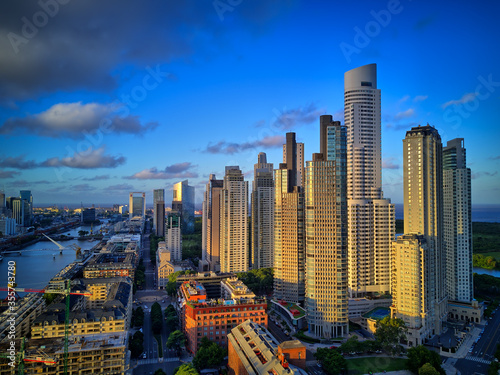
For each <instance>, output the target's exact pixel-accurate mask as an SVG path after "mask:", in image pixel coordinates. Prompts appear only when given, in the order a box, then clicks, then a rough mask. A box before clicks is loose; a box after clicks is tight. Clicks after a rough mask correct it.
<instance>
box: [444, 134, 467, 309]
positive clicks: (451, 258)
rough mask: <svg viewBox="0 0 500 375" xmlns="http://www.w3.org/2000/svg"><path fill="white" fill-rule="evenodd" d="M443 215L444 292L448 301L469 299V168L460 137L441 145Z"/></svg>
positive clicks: (465, 300)
mask: <svg viewBox="0 0 500 375" xmlns="http://www.w3.org/2000/svg"><path fill="white" fill-rule="evenodd" d="M443 219H444V235H443V240H444V246H445V254H446V292H447V294H448V298H449V299H450V300H452V301H458V302H466V303H470V302H472V300H473V298H474V297H473V287H472V221H471V171H470V168H467V166H466V158H465V148H464V140H463V138H456V139H453V140H451V141H448V143H447V145H446V147H444V148H443Z"/></svg>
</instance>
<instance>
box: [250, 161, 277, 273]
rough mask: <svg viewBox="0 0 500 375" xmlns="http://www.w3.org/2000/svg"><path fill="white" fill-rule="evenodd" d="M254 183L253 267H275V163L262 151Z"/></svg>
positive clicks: (255, 170)
mask: <svg viewBox="0 0 500 375" xmlns="http://www.w3.org/2000/svg"><path fill="white" fill-rule="evenodd" d="M253 176H254V177H253V184H252V199H251V202H252V224H251V225H252V229H251V235H252V268H253V269H258V268H264V267H265V268H270V267H273V261H274V260H273V259H274V254H273V248H274V243H273V241H274V239H273V238H274V176H273V164H272V163H268V162H267V156H266V154H265V153H264V152H260V153H259V156H258V159H257V164H254V174H253Z"/></svg>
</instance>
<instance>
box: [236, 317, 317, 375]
mask: <svg viewBox="0 0 500 375" xmlns="http://www.w3.org/2000/svg"><path fill="white" fill-rule="evenodd" d="M228 352H229V362H228V368H229V374H230V375H254V374H255V375H260V374H262V375H264V374H265V375H269V374H274V375H285V374H286V375H291V374H307V373H306V371H305V365H306V347H305V346H304V344H302V343H301V342H300V341H298V340H294V341H285V342H283V343H281V344H278V341H277V340H276V339H275V338H274V336H273V335H271V333H270V332H269V331H268V330H267V329H266V328H265V327H264V326H262V325H260V324H257V323H255V322H252V321H250V320H246V321H245V322H243V323H241V324H239V325H238V326H237V327H235V328H233V329H232V330H231V333H229V334H228Z"/></svg>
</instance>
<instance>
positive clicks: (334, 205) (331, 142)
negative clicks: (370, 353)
mask: <svg viewBox="0 0 500 375" xmlns="http://www.w3.org/2000/svg"><path fill="white" fill-rule="evenodd" d="M320 126H321V128H320V153H319V154H313V160H312V161H308V162H307V163H306V168H305V229H306V270H305V271H306V303H305V306H306V310H307V320H308V323H309V331H310V332H311V333H313V334H314V335H316V336H318V337H326V338H331V337H336V336H344V335H346V334H347V333H348V312H347V212H346V210H347V197H346V192H347V187H346V183H347V179H346V130H345V128H344V127H343V126H341V125H340V122H338V121H335V122H334V121H332V116H330V115H325V116H321V119H320Z"/></svg>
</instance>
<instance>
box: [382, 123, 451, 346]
mask: <svg viewBox="0 0 500 375" xmlns="http://www.w3.org/2000/svg"><path fill="white" fill-rule="evenodd" d="M403 159H404V166H403V169H404V173H403V178H404V232H405V235H404V236H401V237H399V238H398V239H397V241H395V242H394V243H393V246H392V254H391V257H392V280H391V294H392V302H393V305H392V307H391V310H392V311H391V315H392V316H393V317H397V318H401V319H403V320H404V321H405V323H406V326H407V328H408V335H407V336H408V342H409V344H410V345H420V344H422V343H423V342H424V340H425V339H427V338H430V337H432V336H433V335H435V334H440V333H441V321H442V320H443V319H445V318H446V314H447V312H446V307H447V306H446V294H445V280H446V278H445V270H444V266H445V262H444V249H443V240H442V238H443V183H442V178H443V164H442V145H441V137H440V136H439V133H438V132H437V130H436V129H435V128H433V127H431V126H429V125H427V126H418V127H414V128H412V129H411V130H409V131H407V132H406V137H405V139H404V140H403Z"/></svg>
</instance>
